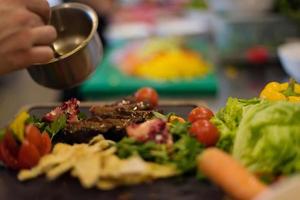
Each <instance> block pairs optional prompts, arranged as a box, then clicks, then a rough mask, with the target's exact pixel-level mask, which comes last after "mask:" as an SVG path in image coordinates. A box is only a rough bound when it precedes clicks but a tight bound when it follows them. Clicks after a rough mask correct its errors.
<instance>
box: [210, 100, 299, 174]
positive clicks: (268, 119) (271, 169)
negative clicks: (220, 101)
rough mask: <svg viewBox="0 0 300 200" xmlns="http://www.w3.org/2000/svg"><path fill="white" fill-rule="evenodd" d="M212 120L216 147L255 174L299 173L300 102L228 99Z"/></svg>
mask: <svg viewBox="0 0 300 200" xmlns="http://www.w3.org/2000/svg"><path fill="white" fill-rule="evenodd" d="M212 122H213V123H214V124H215V125H216V126H217V128H218V130H219V131H220V135H221V136H220V140H219V142H218V144H217V146H218V147H219V148H221V149H223V150H226V151H228V152H230V153H232V154H233V156H234V157H235V158H236V159H238V160H239V161H240V162H241V163H242V164H243V165H245V166H246V167H247V168H248V169H250V170H251V171H253V172H255V173H259V174H263V175H270V174H273V175H275V174H291V173H294V172H300V105H299V104H296V103H291V102H287V101H277V102H271V101H267V100H258V99H250V100H242V99H236V98H229V99H228V102H227V104H226V106H225V108H223V109H221V110H220V111H219V112H218V113H217V114H216V116H215V117H214V118H213V119H212Z"/></svg>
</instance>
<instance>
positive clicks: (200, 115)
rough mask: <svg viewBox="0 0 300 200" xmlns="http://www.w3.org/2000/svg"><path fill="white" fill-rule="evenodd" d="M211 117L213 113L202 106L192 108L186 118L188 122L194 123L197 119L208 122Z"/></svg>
mask: <svg viewBox="0 0 300 200" xmlns="http://www.w3.org/2000/svg"><path fill="white" fill-rule="evenodd" d="M213 116H214V113H213V112H212V111H211V110H209V109H208V108H206V107H204V106H199V107H197V108H194V109H193V110H192V111H191V112H190V114H189V116H188V120H189V121H190V122H194V121H197V120H199V119H206V120H210V119H211V118H212V117H213Z"/></svg>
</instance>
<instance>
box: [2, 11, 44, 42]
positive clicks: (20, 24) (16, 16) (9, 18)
mask: <svg viewBox="0 0 300 200" xmlns="http://www.w3.org/2000/svg"><path fill="white" fill-rule="evenodd" d="M41 25H43V21H42V20H41V18H40V17H39V16H38V15H36V14H34V13H32V12H29V11H27V10H26V9H17V10H13V11H11V12H9V13H8V14H7V15H6V16H5V20H2V23H0V42H1V43H2V42H3V41H6V40H7V37H10V36H12V35H13V34H16V33H17V32H20V31H22V30H23V29H24V28H26V27H37V26H41Z"/></svg>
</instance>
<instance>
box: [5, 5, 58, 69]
mask: <svg viewBox="0 0 300 200" xmlns="http://www.w3.org/2000/svg"><path fill="white" fill-rule="evenodd" d="M49 17H50V7H49V4H48V2H47V1H46V0H0V74H4V73H8V72H11V71H14V70H18V69H23V68H26V67H29V66H30V65H32V64H34V63H43V62H48V61H49V60H51V59H52V58H53V57H54V53H53V51H52V49H51V48H50V47H49V44H51V43H52V42H53V41H54V40H55V39H56V36H57V35H56V30H55V29H54V27H52V26H49V25H46V24H47V22H48V20H49Z"/></svg>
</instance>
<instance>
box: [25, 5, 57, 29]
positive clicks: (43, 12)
mask: <svg viewBox="0 0 300 200" xmlns="http://www.w3.org/2000/svg"><path fill="white" fill-rule="evenodd" d="M26 7H27V9H28V10H30V11H32V12H34V13H36V14H38V15H39V16H40V17H41V18H42V19H43V21H44V23H45V24H48V23H49V20H50V12H51V10H50V6H49V3H48V1H46V0H27V5H26Z"/></svg>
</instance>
